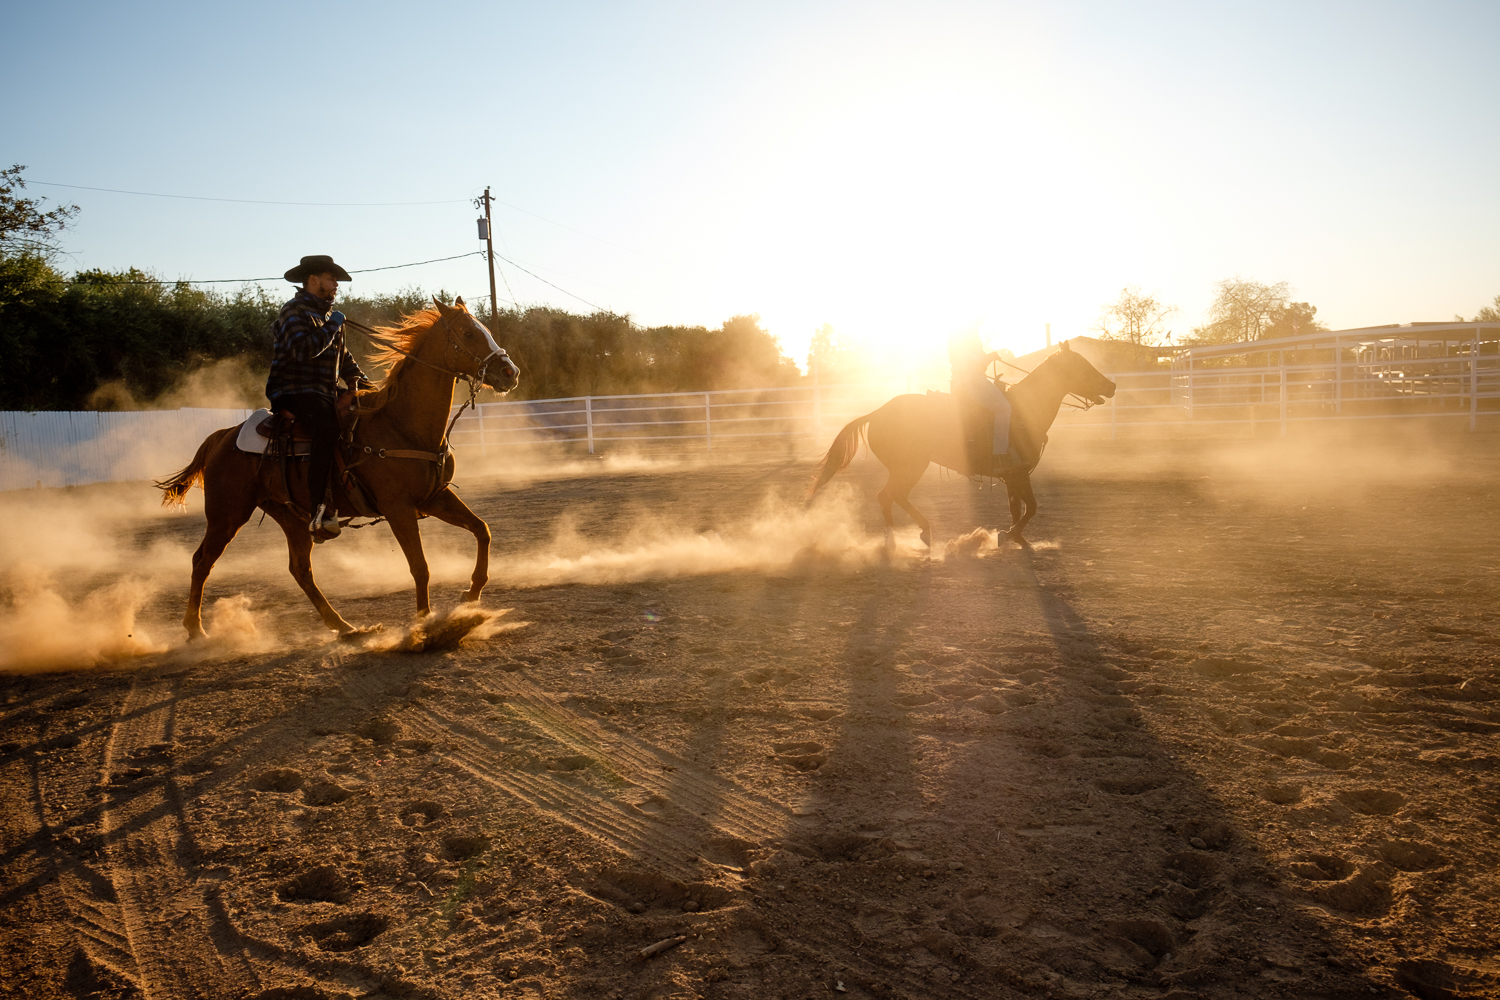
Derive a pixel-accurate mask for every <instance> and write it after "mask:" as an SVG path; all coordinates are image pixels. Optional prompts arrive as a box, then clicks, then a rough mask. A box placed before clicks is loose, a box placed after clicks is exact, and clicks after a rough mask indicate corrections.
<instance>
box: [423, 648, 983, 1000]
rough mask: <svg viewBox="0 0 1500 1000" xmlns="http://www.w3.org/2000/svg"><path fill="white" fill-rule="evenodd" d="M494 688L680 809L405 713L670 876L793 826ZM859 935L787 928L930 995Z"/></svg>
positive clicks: (564, 715)
mask: <svg viewBox="0 0 1500 1000" xmlns="http://www.w3.org/2000/svg"><path fill="white" fill-rule="evenodd" d="M495 687H497V688H499V689H500V690H499V691H495V692H492V693H491V696H492V697H493V696H495V695H500V696H502V697H503V699H504V701H503V705H504V706H505V707H506V708H507V709H509V710H510V714H511V716H512V717H513V718H515V719H517V720H520V721H522V722H524V723H526V724H527V725H528V726H530V727H531V728H532V729H534V730H535V731H537V732H539V733H541V734H543V735H545V736H548V737H551V738H552V739H553V740H556V741H557V742H558V743H560V744H562V745H563V746H564V747H565V748H567V749H568V750H570V751H572V752H574V753H576V754H578V755H580V756H584V757H588V758H590V759H591V760H595V761H597V762H599V764H601V765H602V766H603V767H604V768H605V769H607V771H608V773H609V774H610V775H612V776H613V777H614V778H616V779H617V780H619V781H621V782H624V783H626V784H628V785H630V786H634V787H637V788H639V789H640V791H641V792H644V793H647V794H648V795H649V796H650V798H648V799H647V800H646V804H648V805H653V804H656V803H658V802H663V801H664V802H665V803H667V804H669V805H670V806H676V807H679V808H670V809H663V811H662V812H660V813H656V814H650V813H644V814H643V813H642V812H641V811H640V810H638V809H637V808H635V807H632V806H630V805H628V804H624V803H622V802H621V801H619V800H618V799H615V798H611V797H609V796H608V795H605V794H601V793H600V792H598V791H596V790H594V789H591V788H588V787H584V786H580V785H575V784H571V783H566V781H567V779H566V778H565V777H564V778H562V779H561V780H559V778H554V777H549V776H542V775H534V774H531V773H529V772H528V771H526V770H523V769H521V768H517V767H516V766H514V763H513V760H508V759H507V754H506V752H505V750H504V749H502V748H501V745H500V744H498V743H496V741H495V737H494V736H493V735H492V734H490V733H488V732H485V731H484V730H482V729H480V728H478V727H477V726H475V725H473V724H471V723H469V722H467V721H465V720H464V719H462V718H459V717H457V716H455V715H454V714H453V713H451V712H449V711H445V710H444V709H442V708H440V707H439V706H436V705H433V704H430V703H426V702H424V703H422V704H421V705H420V706H418V711H416V712H412V713H410V714H408V715H405V716H404V717H403V724H404V726H405V727H406V728H408V729H410V730H411V731H412V732H413V733H418V734H420V736H421V738H423V739H426V740H428V741H431V742H433V743H435V744H436V743H440V742H447V743H449V744H453V745H455V747H454V749H455V752H454V753H452V754H451V756H449V759H450V760H451V761H452V762H453V763H454V764H456V765H457V766H459V767H462V768H463V769H464V770H466V771H467V772H469V773H470V774H472V775H474V776H475V777H476V778H478V779H479V780H481V781H483V782H485V783H486V784H489V785H491V786H492V787H496V788H499V789H501V790H502V791H504V792H506V793H508V794H510V795H512V796H514V797H516V798H518V799H520V800H522V801H523V802H525V803H526V804H528V805H529V806H531V807H532V808H535V809H539V810H543V811H546V812H547V813H548V814H549V815H550V816H552V817H553V818H554V819H556V820H557V821H558V822H561V823H563V824H565V825H567V826H569V827H571V828H573V829H574V830H576V831H578V832H580V833H583V834H585V835H587V836H591V837H594V838H596V839H598V840H601V841H603V842H605V843H607V844H609V845H610V846H612V847H614V848H615V849H617V850H619V851H622V852H623V853H625V854H627V855H629V856H630V857H631V858H632V859H633V860H635V861H641V860H645V859H648V858H649V859H650V860H651V861H653V862H654V863H655V864H656V865H657V866H659V867H660V868H661V869H662V870H663V874H667V875H669V876H671V877H674V878H678V879H681V880H683V881H696V880H698V879H701V878H702V875H703V872H702V868H701V867H700V866H699V864H698V862H697V859H699V858H703V859H705V860H709V861H710V862H711V863H717V862H714V861H713V856H714V855H715V854H718V855H719V856H721V857H723V856H725V854H724V853H720V852H727V853H734V852H736V851H738V852H740V853H741V854H742V852H743V851H744V850H746V849H747V848H750V849H753V848H757V847H770V846H771V845H773V844H776V843H779V842H781V841H782V840H784V839H786V838H787V836H788V834H789V833H790V832H791V827H792V823H793V816H792V813H791V811H790V810H789V809H787V808H786V807H785V806H782V805H779V804H777V803H774V802H772V801H770V800H767V799H765V798H762V797H761V796H759V795H756V794H754V793H752V792H749V791H747V790H746V789H743V788H741V787H740V786H739V785H737V784H735V783H733V782H730V781H726V780H724V779H723V778H720V777H717V776H714V775H708V774H704V773H702V772H701V771H699V770H698V769H697V768H696V767H694V766H693V765H692V764H691V763H689V762H686V761H684V760H682V759H681V758H679V757H677V756H675V755H674V754H671V753H668V752H667V751H664V750H662V749H660V748H657V747H654V746H652V745H650V744H649V743H645V742H642V741H639V740H635V739H633V738H631V737H629V736H626V735H624V734H619V733H612V732H609V731H607V730H605V729H603V728H602V727H600V726H599V725H598V724H596V723H594V722H592V721H591V720H588V719H586V718H583V717H582V716H580V715H578V714H576V713H574V712H572V711H570V710H569V709H568V708H567V707H565V706H563V705H561V704H559V703H558V702H557V701H556V700H555V699H553V698H552V697H551V696H549V695H548V694H546V693H545V692H543V691H541V690H540V689H539V688H537V687H536V686H535V685H534V684H531V683H530V682H528V681H526V680H524V679H523V678H519V677H516V676H514V675H509V676H506V677H504V678H498V679H496V683H495ZM419 713H420V715H419ZM414 716H419V717H414ZM566 773H567V772H563V774H564V775H565V774H566ZM658 817H659V818H658ZM809 832H811V831H809ZM742 864H743V861H742V860H741V862H740V864H732V865H725V867H731V868H740V867H741V865H742ZM841 932H842V936H841ZM854 936H855V932H854V931H853V929H852V924H851V923H850V920H849V919H845V920H843V921H830V922H826V926H819V927H809V926H806V925H799V926H798V927H797V929H796V931H795V934H792V933H791V932H787V934H786V936H785V937H784V938H783V940H782V944H783V946H786V947H789V948H791V949H792V950H793V951H794V952H796V953H799V954H802V955H804V956H806V957H808V958H810V959H812V960H814V961H816V962H817V963H818V964H819V965H827V964H828V963H829V962H833V963H834V964H836V965H838V966H840V967H841V968H843V969H845V970H847V972H846V973H845V976H844V977H845V978H846V979H848V980H849V981H850V983H863V984H866V985H867V986H873V987H876V988H885V989H890V988H892V987H898V988H900V989H904V990H906V991H909V992H910V994H911V995H913V996H920V995H926V994H930V993H931V991H932V988H933V984H932V983H931V982H929V981H927V980H926V979H925V978H923V977H922V976H920V975H917V974H913V973H910V972H907V971H905V970H901V969H894V968H891V967H890V966H889V965H888V964H883V963H880V962H877V961H873V960H871V959H870V958H867V957H866V956H863V955H861V954H860V951H859V946H858V942H856V941H855V940H854ZM941 992H942V993H943V995H948V996H979V995H981V994H980V993H978V992H973V991H971V990H968V989H965V988H962V987H958V986H956V985H954V986H949V987H945V988H944V989H943V990H942V991H941ZM984 995H989V996H995V995H997V994H995V993H994V992H989V993H987V994H984Z"/></svg>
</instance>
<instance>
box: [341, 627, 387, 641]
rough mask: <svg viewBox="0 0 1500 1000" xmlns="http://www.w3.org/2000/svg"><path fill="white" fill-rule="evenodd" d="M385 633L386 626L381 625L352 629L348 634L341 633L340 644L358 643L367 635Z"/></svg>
mask: <svg viewBox="0 0 1500 1000" xmlns="http://www.w3.org/2000/svg"><path fill="white" fill-rule="evenodd" d="M383 631H385V626H384V625H381V624H375V625H366V626H365V627H364V628H351V629H350V630H349V631H347V632H340V633H339V642H358V641H359V640H360V639H363V638H364V637H365V636H367V635H374V634H375V633H377V632H383Z"/></svg>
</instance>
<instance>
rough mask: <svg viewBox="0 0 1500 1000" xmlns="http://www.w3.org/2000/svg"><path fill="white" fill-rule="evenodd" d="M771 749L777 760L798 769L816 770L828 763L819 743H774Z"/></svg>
mask: <svg viewBox="0 0 1500 1000" xmlns="http://www.w3.org/2000/svg"><path fill="white" fill-rule="evenodd" d="M771 749H772V750H775V751H776V759H777V760H778V761H780V762H781V763H783V764H785V765H787V766H788V767H792V768H795V769H796V770H798V771H816V770H817V769H818V768H820V767H822V766H823V765H824V764H826V763H828V755H827V754H825V753H824V752H823V744H821V743H776V744H773V745H772V746H771Z"/></svg>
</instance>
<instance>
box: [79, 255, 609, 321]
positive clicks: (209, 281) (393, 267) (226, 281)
mask: <svg viewBox="0 0 1500 1000" xmlns="http://www.w3.org/2000/svg"><path fill="white" fill-rule="evenodd" d="M483 255H484V251H483V250H470V251H469V252H468V253H461V254H458V255H457V256H454V257H435V258H433V259H432V260H418V261H413V262H412V263H410V264H390V265H388V266H386V267H365V268H360V269H359V270H356V271H350V272H349V273H350V274H371V273H373V272H375V271H398V270H400V269H401V268H403V267H420V266H422V265H423V264H440V263H442V262H443V261H445V260H462V259H464V258H465V257H481V256H483ZM527 273H528V274H530V273H531V272H529V271H528V272H527ZM284 280H285V276H284V275H279V276H277V277H274V278H206V279H204V280H202V281H197V280H194V279H191V278H178V279H176V280H169V279H166V278H150V279H146V278H139V279H132V280H130V281H117V282H113V284H117V285H232V284H238V283H247V282H253V281H284ZM79 283H80V282H79V281H78V279H76V278H75V279H73V280H72V281H71V282H70V284H79ZM83 283H84V284H87V282H86V281H85V282H83ZM548 284H551V282H548ZM553 287H554V288H556V287H557V286H555V285H554V286H553ZM559 290H560V289H559ZM570 294H571V293H570ZM574 297H575V298H576V297H577V296H574ZM590 304H591V305H592V303H590ZM596 308H597V307H596Z"/></svg>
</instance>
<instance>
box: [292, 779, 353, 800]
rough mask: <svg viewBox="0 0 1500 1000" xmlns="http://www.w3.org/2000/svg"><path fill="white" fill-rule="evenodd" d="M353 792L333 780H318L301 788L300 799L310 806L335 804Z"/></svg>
mask: <svg viewBox="0 0 1500 1000" xmlns="http://www.w3.org/2000/svg"><path fill="white" fill-rule="evenodd" d="M353 794H354V793H353V792H352V791H350V790H349V789H347V788H345V787H344V786H343V785H340V784H338V783H337V782H333V781H319V782H316V783H314V784H310V785H308V786H307V787H306V788H304V789H302V801H303V802H306V803H307V804H308V805H310V806H331V805H337V804H338V803H340V802H342V801H344V800H345V799H347V798H348V797H349V796H351V795H353Z"/></svg>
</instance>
